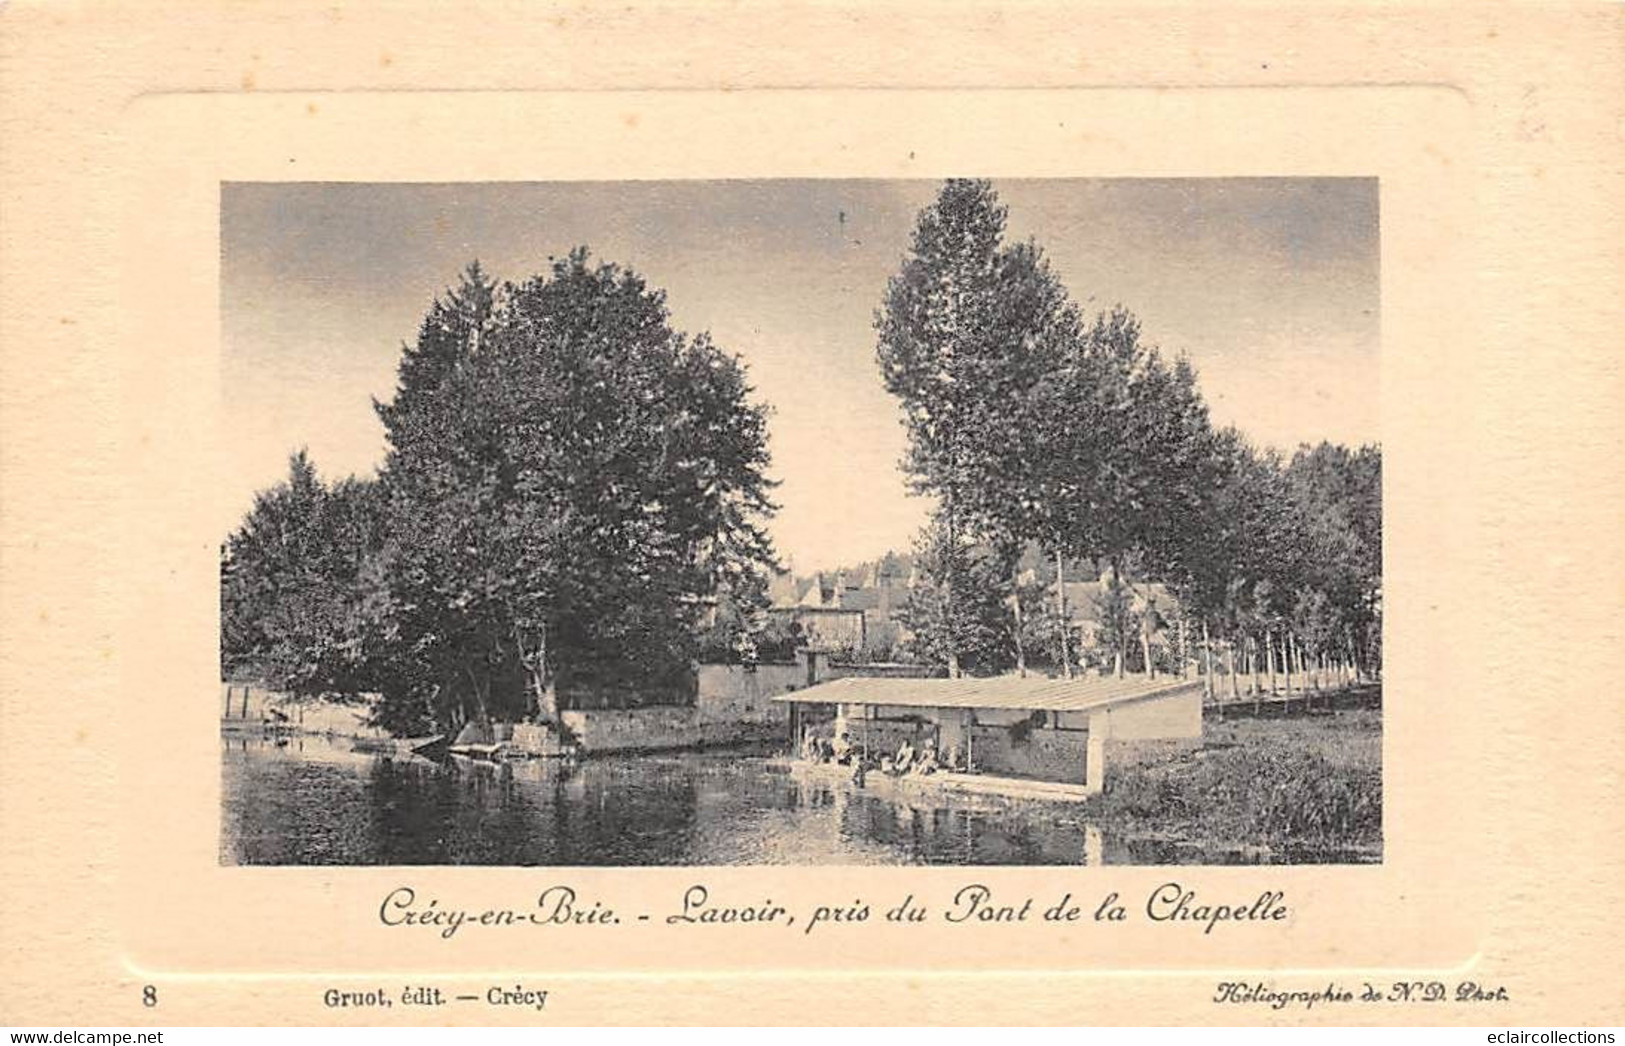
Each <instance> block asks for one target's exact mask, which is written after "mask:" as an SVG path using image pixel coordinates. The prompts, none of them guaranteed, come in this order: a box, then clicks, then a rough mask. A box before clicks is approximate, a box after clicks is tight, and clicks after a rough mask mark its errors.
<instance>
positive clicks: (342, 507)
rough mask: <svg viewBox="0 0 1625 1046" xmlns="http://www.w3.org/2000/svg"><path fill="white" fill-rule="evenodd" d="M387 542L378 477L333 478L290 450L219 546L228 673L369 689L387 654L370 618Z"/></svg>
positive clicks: (305, 687) (352, 690)
mask: <svg viewBox="0 0 1625 1046" xmlns="http://www.w3.org/2000/svg"><path fill="white" fill-rule="evenodd" d="M381 546H382V540H381V517H380V512H379V501H378V491H377V487H376V485H375V484H373V483H370V482H366V481H362V480H355V479H347V480H343V481H341V482H339V483H337V484H335V485H333V486H331V487H329V486H327V485H325V484H323V482H322V481H321V478H320V477H319V476H318V475H317V474H316V466H315V465H314V464H313V463H312V462H311V460H310V457H309V456H308V455H307V454H306V452H305V451H303V450H300V451H299V452H297V453H296V454H294V455H293V456H292V457H291V458H290V459H289V461H288V478H287V479H286V480H284V481H283V482H282V483H280V484H278V485H277V486H275V487H272V488H271V489H269V490H265V491H262V492H260V494H259V495H258V497H256V498H255V501H254V507H253V509H252V510H251V511H250V512H249V514H248V516H247V518H245V519H244V520H243V523H242V525H241V526H240V527H239V528H238V529H237V531H236V532H235V533H233V534H232V535H231V537H230V538H229V539H227V541H226V544H225V546H224V548H223V549H222V555H221V563H220V595H221V599H220V617H221V644H220V655H221V672H222V674H223V675H224V676H226V677H227V678H234V677H240V676H252V677H254V678H256V679H259V680H261V681H263V682H264V683H265V684H266V685H268V686H270V687H272V688H274V689H277V690H282V691H286V692H288V693H291V694H294V695H297V696H306V697H309V696H316V695H330V696H354V695H356V694H358V693H360V692H362V691H365V690H368V689H371V686H370V681H371V678H372V676H373V675H374V673H375V671H376V669H377V667H378V664H379V661H380V659H381V658H382V657H383V656H384V654H385V651H384V650H383V649H382V645H381V641H380V640H381V637H380V636H379V635H378V633H377V632H376V630H374V629H373V628H372V627H370V621H369V619H368V605H369V599H370V596H371V594H372V593H373V592H374V591H376V588H377V585H378V582H379V570H380V557H379V553H380V549H381Z"/></svg>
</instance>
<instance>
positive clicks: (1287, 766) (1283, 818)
mask: <svg viewBox="0 0 1625 1046" xmlns="http://www.w3.org/2000/svg"><path fill="white" fill-rule="evenodd" d="M1126 754H1128V755H1130V758H1128V759H1125V760H1123V761H1122V762H1120V763H1114V764H1112V765H1111V767H1110V770H1109V771H1108V776H1107V781H1106V789H1105V791H1104V793H1102V794H1101V795H1099V796H1096V797H1095V798H1093V799H1091V800H1090V801H1089V804H1088V807H1087V814H1086V815H1087V816H1088V817H1090V818H1091V819H1093V820H1095V821H1096V822H1097V823H1098V824H1099V825H1100V826H1101V827H1102V828H1103V829H1105V830H1107V831H1108V832H1110V833H1112V834H1114V835H1116V836H1117V837H1118V838H1120V839H1123V840H1125V841H1127V842H1129V843H1130V844H1131V845H1136V844H1137V848H1138V849H1141V850H1143V851H1146V852H1150V853H1154V854H1156V855H1159V856H1160V857H1161V858H1162V859H1164V860H1166V861H1167V862H1168V863H1185V864H1193V863H1227V862H1230V861H1257V860H1266V861H1282V862H1290V863H1343V862H1353V861H1360V862H1369V861H1379V860H1381V858H1382V712H1381V710H1380V709H1379V708H1364V709H1355V710H1347V711H1339V712H1336V713H1331V714H1316V715H1308V716H1305V715H1301V714H1298V715H1294V716H1291V717H1286V718H1261V719H1252V718H1247V719H1230V720H1224V721H1220V720H1214V719H1209V721H1208V723H1207V727H1206V730H1205V731H1204V737H1203V740H1202V744H1201V747H1199V748H1197V749H1195V750H1194V751H1186V752H1183V753H1179V754H1174V755H1169V754H1168V753H1167V752H1163V753H1161V754H1160V757H1159V753H1156V752H1154V751H1149V750H1147V751H1143V752H1141V753H1138V754H1141V755H1143V756H1144V757H1145V758H1143V759H1142V760H1139V761H1136V760H1134V759H1133V758H1132V755H1133V754H1135V753H1126Z"/></svg>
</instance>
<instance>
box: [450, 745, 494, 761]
mask: <svg viewBox="0 0 1625 1046" xmlns="http://www.w3.org/2000/svg"><path fill="white" fill-rule="evenodd" d="M507 747H508V743H507V742H506V741H498V742H496V743H494V744H466V745H452V746H451V748H450V749H448V751H450V752H451V754H452V755H462V756H467V757H468V758H470V759H489V760H492V761H495V760H498V759H501V758H502V753H503V752H504V751H505V750H506V749H507Z"/></svg>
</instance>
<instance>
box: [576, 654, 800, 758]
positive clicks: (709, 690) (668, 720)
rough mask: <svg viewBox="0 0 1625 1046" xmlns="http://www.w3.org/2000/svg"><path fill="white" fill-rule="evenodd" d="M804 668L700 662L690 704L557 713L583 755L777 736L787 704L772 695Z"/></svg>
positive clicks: (782, 734)
mask: <svg viewBox="0 0 1625 1046" xmlns="http://www.w3.org/2000/svg"><path fill="white" fill-rule="evenodd" d="M806 673H807V669H806V666H805V665H802V664H778V663H766V664H760V665H757V666H755V667H754V668H746V667H744V666H742V665H701V666H700V670H699V688H698V692H697V694H696V696H695V700H694V705H693V706H692V707H673V706H667V707H652V708H637V709H629V710H624V711H623V710H617V709H581V710H576V711H565V712H561V713H559V716H560V718H561V719H562V720H563V721H564V725H565V726H567V727H569V729H570V732H571V733H572V734H573V735H574V736H575V740H576V742H577V743H578V744H579V745H580V746H581V750H582V751H583V752H584V753H586V754H588V755H592V754H596V753H603V752H650V751H659V750H662V749H673V748H703V747H709V746H721V745H734V744H743V743H746V742H751V741H774V740H782V739H785V738H786V737H787V736H788V731H789V725H788V724H789V716H790V711H789V706H787V705H785V704H784V703H783V702H779V701H773V700H772V697H773V696H774V695H775V694H782V693H786V692H787V691H790V690H794V689H797V688H798V687H799V686H802V685H805V683H806V678H807V674H806Z"/></svg>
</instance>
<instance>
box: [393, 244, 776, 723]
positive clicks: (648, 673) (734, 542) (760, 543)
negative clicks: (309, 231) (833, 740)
mask: <svg viewBox="0 0 1625 1046" xmlns="http://www.w3.org/2000/svg"><path fill="white" fill-rule="evenodd" d="M750 394H751V389H750V387H749V385H748V384H747V383H746V379H745V374H744V369H743V366H742V365H741V364H740V362H739V361H738V359H737V358H736V357H734V356H731V355H729V354H727V353H725V352H723V351H722V350H720V349H719V348H718V347H717V346H715V345H714V344H713V343H712V342H711V340H710V338H709V337H708V336H706V335H704V334H701V335H698V336H694V337H690V336H687V335H684V334H682V333H681V332H678V331H675V330H674V329H672V327H671V325H670V322H669V314H668V312H667V309H666V306H665V297H664V294H663V293H662V292H660V291H657V290H652V289H650V288H648V287H647V286H646V285H645V284H644V282H643V280H642V279H641V278H640V277H639V276H637V275H636V274H635V273H633V272H630V271H628V270H625V269H621V268H619V267H617V266H613V265H604V264H593V263H591V262H590V260H589V257H588V254H587V252H586V250H585V249H581V250H577V251H575V252H572V253H571V254H570V255H569V256H568V257H567V258H564V259H561V260H558V261H556V262H555V263H554V264H553V267H552V269H551V271H550V272H548V273H546V274H544V275H540V276H536V277H533V278H532V279H530V280H528V281H526V282H524V283H522V284H505V285H502V286H500V287H499V286H497V285H495V284H494V283H492V282H491V281H490V280H488V279H487V278H486V277H485V275H484V274H483V273H482V272H481V271H480V270H479V268H478V266H477V265H476V266H471V267H470V268H469V270H468V272H467V273H466V274H465V276H464V279H463V281H462V283H461V285H460V286H459V287H458V288H457V289H455V290H453V291H451V292H450V293H448V294H447V295H446V296H444V297H443V298H442V299H440V300H439V301H437V302H435V304H434V305H433V307H432V308H431V309H430V311H429V314H428V315H427V316H426V317H425V320H424V323H423V327H422V329H421V331H420V333H419V338H418V342H417V344H416V345H415V346H412V347H409V348H408V349H407V350H406V352H405V354H404V357H403V359H402V362H401V367H400V385H399V388H398V390H397V393H396V396H395V398H394V400H393V401H392V402H390V403H388V404H380V405H379V407H378V412H379V416H380V418H381V419H382V420H383V422H384V425H385V431H386V435H387V438H388V441H389V447H390V449H389V456H388V459H387V461H386V463H385V467H384V470H383V474H382V478H381V483H382V486H383V489H384V492H385V498H386V503H387V507H388V519H389V522H390V529H391V539H392V540H391V557H392V558H391V569H390V571H389V595H390V604H389V608H388V609H389V616H390V620H391V622H392V631H393V632H394V633H395V634H396V635H397V636H398V639H399V642H400V644H401V652H402V656H403V657H405V658H407V659H409V661H410V662H411V663H412V665H413V666H414V669H415V670H414V672H413V673H412V676H411V679H410V685H409V686H407V687H406V688H405V692H404V693H403V694H401V695H399V698H398V699H399V700H401V701H405V702H408V703H413V704H415V703H418V702H422V701H427V702H428V703H429V704H430V706H431V707H432V709H433V711H434V713H435V716H436V718H437V720H439V721H441V722H448V723H457V722H461V721H465V720H467V719H489V718H501V719H510V720H511V719H517V718H520V717H523V716H537V717H540V718H542V719H550V718H552V716H553V715H554V714H555V713H556V711H557V705H558V700H559V698H558V695H559V694H560V693H563V694H564V695H565V696H566V700H569V699H570V695H572V694H597V695H600V696H602V695H604V694H607V693H614V694H617V695H618V697H619V699H620V700H621V701H622V702H626V701H631V702H634V703H635V702H637V701H647V700H656V701H672V700H680V699H681V698H682V697H683V695H684V693H685V691H686V690H688V689H689V688H691V686H692V673H691V669H690V666H691V659H692V656H693V655H694V653H695V652H696V650H697V642H696V638H695V632H696V626H697V623H698V620H699V617H700V615H701V613H702V612H703V610H704V608H705V606H706V605H707V602H708V600H709V599H711V598H713V597H715V596H716V595H717V594H718V593H719V592H730V591H731V592H735V593H741V594H743V593H747V592H750V591H753V590H755V586H756V582H755V581H754V580H753V579H754V578H755V577H756V576H757V575H758V574H759V573H760V572H761V571H762V570H765V569H767V568H769V567H771V566H772V565H773V554H772V550H771V547H770V545H769V542H768V539H767V537H766V534H765V532H764V531H763V529H762V524H763V520H765V518H766V517H767V516H768V515H769V514H770V513H771V512H772V511H773V505H772V504H771V502H770V500H769V496H768V495H769V491H770V489H771V486H772V484H771V482H770V481H769V480H768V478H767V475H766V469H767V466H768V455H767V438H766V437H767V430H766V412H765V409H764V408H762V407H760V406H758V405H756V404H753V403H752V402H751V401H750V398H749V397H750Z"/></svg>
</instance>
